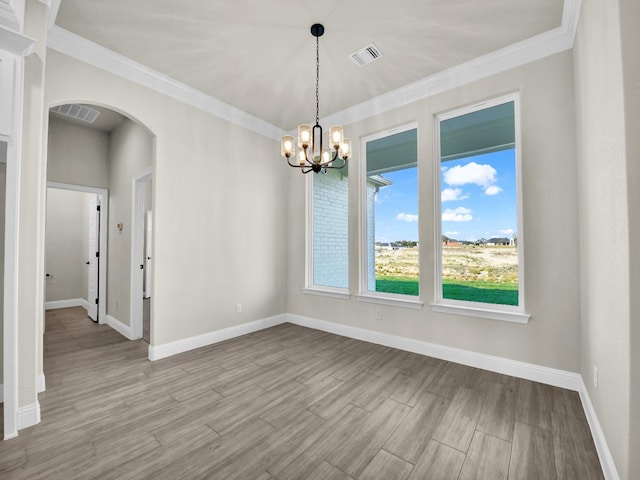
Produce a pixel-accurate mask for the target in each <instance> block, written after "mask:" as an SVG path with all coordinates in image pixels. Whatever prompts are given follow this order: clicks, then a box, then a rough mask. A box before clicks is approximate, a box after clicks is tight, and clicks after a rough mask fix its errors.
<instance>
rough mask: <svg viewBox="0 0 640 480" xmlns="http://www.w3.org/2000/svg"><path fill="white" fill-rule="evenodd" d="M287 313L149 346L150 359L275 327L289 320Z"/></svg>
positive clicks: (157, 358) (158, 358)
mask: <svg viewBox="0 0 640 480" xmlns="http://www.w3.org/2000/svg"><path fill="white" fill-rule="evenodd" d="M286 319H287V316H286V315H285V314H282V315H276V316H274V317H269V318H263V319H261V320H255V321H253V322H248V323H243V324H241V325H234V326H233V327H228V328H223V329H222V330H216V331H214V332H208V333H203V334H202V335H197V336H195V337H189V338H185V339H182V340H177V341H175V342H169V343H165V344H163V345H156V346H152V345H150V346H149V360H152V361H154V360H160V359H161V358H166V357H170V356H172V355H176V354H178V353H183V352H188V351H189V350H194V349H196V348H200V347H205V346H207V345H212V344H214V343H219V342H223V341H225V340H229V339H231V338H235V337H239V336H241V335H246V334H248V333H253V332H257V331H259V330H264V329H265V328H270V327H274V326H276V325H280V324H281V323H285V322H286V321H287V320H286Z"/></svg>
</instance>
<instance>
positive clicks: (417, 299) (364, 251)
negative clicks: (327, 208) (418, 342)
mask: <svg viewBox="0 0 640 480" xmlns="http://www.w3.org/2000/svg"><path fill="white" fill-rule="evenodd" d="M409 130H415V131H416V140H417V151H416V167H417V169H418V172H419V171H420V161H419V158H420V154H419V152H420V135H419V133H420V131H419V128H418V122H417V121H413V122H409V123H405V124H402V125H399V126H396V127H393V128H389V129H386V130H382V131H379V132H376V133H372V134H369V135H365V136H363V137H361V138H360V159H361V162H360V165H359V166H360V168H359V172H358V177H359V178H358V188H359V191H358V199H359V203H360V208H359V211H358V213H359V215H358V224H359V225H358V232H359V238H358V246H359V248H358V293H357V295H356V298H357V299H358V301H361V302H368V303H378V304H383V305H391V306H396V307H405V308H413V309H421V308H422V306H423V302H422V286H421V283H422V281H421V280H422V278H424V276H423V275H422V274H421V273H419V274H418V295H417V296H415V295H404V294H400V293H388V292H376V291H370V290H369V264H368V253H369V251H368V243H367V240H368V227H369V225H368V222H367V219H368V213H369V212H368V211H367V143H368V142H372V141H375V140H379V139H381V138H385V137H389V136H392V135H395V134H398V133H402V132H407V131H409ZM416 181H417V182H418V205H417V207H418V212H417V215H418V245H421V244H420V226H419V225H420V218H421V215H420V212H421V210H422V209H421V208H420V198H421V197H422V194H421V192H420V182H419V173H418V178H417V179H416ZM423 250H424V248H423V247H419V248H418V264H419V265H421V264H422V256H423Z"/></svg>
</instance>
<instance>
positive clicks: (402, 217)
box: [396, 213, 418, 222]
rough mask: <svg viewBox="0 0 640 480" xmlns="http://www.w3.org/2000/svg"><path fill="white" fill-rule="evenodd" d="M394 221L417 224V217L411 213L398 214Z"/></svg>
mask: <svg viewBox="0 0 640 480" xmlns="http://www.w3.org/2000/svg"><path fill="white" fill-rule="evenodd" d="M396 220H402V221H403V222H417V221H418V215H415V214H413V213H399V214H398V215H396Z"/></svg>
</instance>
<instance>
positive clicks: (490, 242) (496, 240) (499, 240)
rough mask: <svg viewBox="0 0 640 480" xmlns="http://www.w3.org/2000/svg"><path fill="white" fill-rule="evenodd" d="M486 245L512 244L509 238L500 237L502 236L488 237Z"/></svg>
mask: <svg viewBox="0 0 640 480" xmlns="http://www.w3.org/2000/svg"><path fill="white" fill-rule="evenodd" d="M487 245H489V246H505V247H508V246H510V245H513V240H511V239H510V238H506V237H502V238H490V239H489V240H488V241H487Z"/></svg>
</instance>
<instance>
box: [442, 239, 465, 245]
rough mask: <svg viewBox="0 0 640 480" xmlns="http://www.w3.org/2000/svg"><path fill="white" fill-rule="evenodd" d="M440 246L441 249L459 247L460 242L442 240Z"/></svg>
mask: <svg viewBox="0 0 640 480" xmlns="http://www.w3.org/2000/svg"><path fill="white" fill-rule="evenodd" d="M442 246H443V247H461V246H462V242H460V241H459V240H453V239H449V240H443V241H442Z"/></svg>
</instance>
